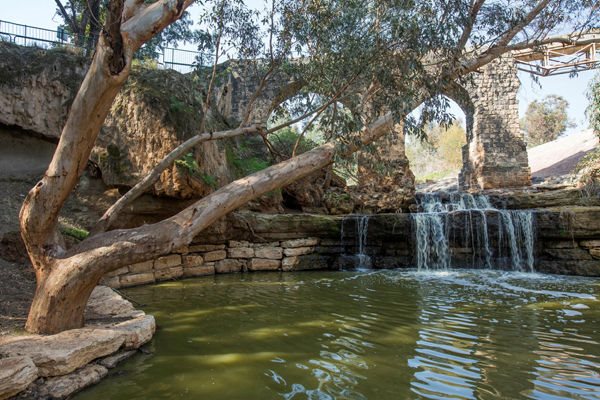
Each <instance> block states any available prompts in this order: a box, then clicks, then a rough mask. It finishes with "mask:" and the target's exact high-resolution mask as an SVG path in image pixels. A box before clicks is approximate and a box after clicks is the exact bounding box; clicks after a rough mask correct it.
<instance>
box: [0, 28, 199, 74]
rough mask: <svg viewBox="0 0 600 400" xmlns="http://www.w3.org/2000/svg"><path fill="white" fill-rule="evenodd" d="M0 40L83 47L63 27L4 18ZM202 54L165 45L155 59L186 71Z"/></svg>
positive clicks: (166, 65) (21, 44)
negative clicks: (38, 24)
mask: <svg viewBox="0 0 600 400" xmlns="http://www.w3.org/2000/svg"><path fill="white" fill-rule="evenodd" d="M0 40H2V41H6V42H11V43H15V44H18V45H20V46H35V47H40V48H44V49H50V48H55V47H73V48H82V47H80V46H77V45H76V44H75V38H74V36H73V35H71V34H70V33H68V32H67V31H65V30H64V29H62V28H57V29H56V30H52V29H44V28H38V27H35V26H29V25H23V24H16V23H14V22H8V21H3V20H0ZM82 49H83V48H82ZM84 50H85V49H84ZM200 55H201V53H199V52H196V51H192V50H182V49H176V48H172V47H165V48H163V49H162V50H160V51H159V53H158V54H156V58H155V61H156V62H157V63H158V65H159V66H160V67H161V68H165V69H173V70H176V71H179V72H182V73H186V72H190V71H192V70H193V69H194V68H195V66H196V65H197V64H198V63H199V62H201V58H200Z"/></svg>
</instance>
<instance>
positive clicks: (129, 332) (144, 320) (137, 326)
mask: <svg viewBox="0 0 600 400" xmlns="http://www.w3.org/2000/svg"><path fill="white" fill-rule="evenodd" d="M106 328H107V329H109V330H114V331H117V332H119V333H121V334H122V335H123V337H124V338H125V342H124V343H123V346H124V348H125V349H126V350H132V349H137V348H139V347H140V346H142V345H143V344H145V343H148V342H149V341H150V339H152V336H154V332H156V322H155V320H154V317H153V316H152V315H144V316H141V317H138V318H134V319H130V320H128V321H125V322H121V323H118V324H114V325H108V326H106Z"/></svg>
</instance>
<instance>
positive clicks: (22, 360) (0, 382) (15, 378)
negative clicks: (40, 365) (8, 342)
mask: <svg viewBox="0 0 600 400" xmlns="http://www.w3.org/2000/svg"><path fill="white" fill-rule="evenodd" d="M37 377H38V369H37V367H36V366H35V364H34V363H33V361H31V359H30V358H29V357H22V356H18V357H8V358H2V359H0V399H1V400H3V399H8V398H9V397H11V396H14V395H15V394H17V393H19V392H21V391H23V390H25V389H26V388H27V386H29V385H30V384H31V383H32V382H33V381H35V380H36V379H37Z"/></svg>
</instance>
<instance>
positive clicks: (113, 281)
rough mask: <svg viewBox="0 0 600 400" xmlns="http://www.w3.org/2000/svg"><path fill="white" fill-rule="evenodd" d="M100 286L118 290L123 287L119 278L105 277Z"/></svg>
mask: <svg viewBox="0 0 600 400" xmlns="http://www.w3.org/2000/svg"><path fill="white" fill-rule="evenodd" d="M99 283H100V285H103V286H108V287H111V288H115V289H118V288H120V287H121V280H120V278H119V277H118V276H104V277H102V279H100V282H99Z"/></svg>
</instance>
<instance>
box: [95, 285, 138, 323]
mask: <svg viewBox="0 0 600 400" xmlns="http://www.w3.org/2000/svg"><path fill="white" fill-rule="evenodd" d="M140 313H142V314H143V312H142V311H138V310H136V309H135V308H134V307H133V304H131V302H129V301H128V300H125V299H124V298H122V297H121V296H120V295H119V294H118V293H116V292H115V291H114V290H112V289H111V288H109V287H106V286H96V287H95V288H94V291H93V292H92V294H91V296H90V299H89V300H88V304H87V307H86V309H85V317H86V319H92V318H106V317H123V318H124V317H133V316H138V315H140Z"/></svg>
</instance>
